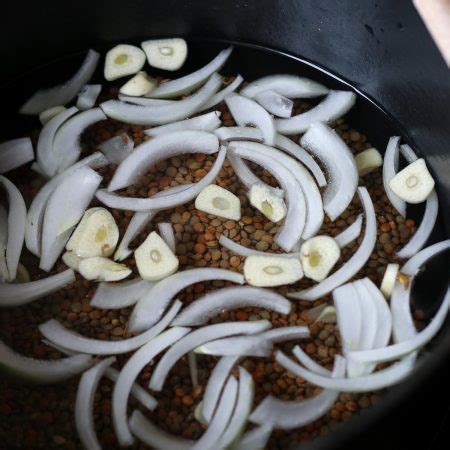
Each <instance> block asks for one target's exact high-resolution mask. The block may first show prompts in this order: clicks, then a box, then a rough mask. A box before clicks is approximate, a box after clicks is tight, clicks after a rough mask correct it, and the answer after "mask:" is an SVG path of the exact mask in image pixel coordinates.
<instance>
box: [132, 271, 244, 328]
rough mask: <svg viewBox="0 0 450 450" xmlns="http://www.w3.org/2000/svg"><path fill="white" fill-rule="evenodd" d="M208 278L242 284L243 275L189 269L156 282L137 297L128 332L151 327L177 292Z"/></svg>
mask: <svg viewBox="0 0 450 450" xmlns="http://www.w3.org/2000/svg"><path fill="white" fill-rule="evenodd" d="M208 280H226V281H232V282H233V283H238V284H244V277H243V276H242V275H241V274H239V273H236V272H232V271H231V270H225V269H214V268H207V269H189V270H184V271H183V272H178V273H175V274H173V275H171V276H170V277H167V278H165V279H164V280H161V281H159V282H158V283H156V284H155V286H154V287H153V288H152V289H151V290H150V291H149V292H147V293H146V294H145V295H144V296H142V297H141V298H140V299H139V301H138V302H137V304H136V306H135V307H134V309H133V312H132V314H131V317H130V321H129V323H128V329H129V330H130V332H137V331H143V330H146V329H147V328H149V327H151V326H152V325H153V324H154V323H155V322H156V321H157V320H158V319H159V317H161V315H162V313H163V312H164V310H165V309H166V308H167V305H168V304H169V303H170V301H171V300H172V298H174V297H175V295H176V294H177V293H178V292H180V291H181V290H183V289H185V288H186V287H188V286H190V285H191V284H194V283H201V282H205V281H208Z"/></svg>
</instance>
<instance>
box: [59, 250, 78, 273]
mask: <svg viewBox="0 0 450 450" xmlns="http://www.w3.org/2000/svg"><path fill="white" fill-rule="evenodd" d="M61 259H62V260H63V263H64V264H65V265H66V266H67V267H68V268H69V269H72V270H76V271H78V266H79V265H80V262H81V260H82V259H83V258H80V257H79V256H77V255H75V253H74V252H65V253H64V254H63V255H62V257H61Z"/></svg>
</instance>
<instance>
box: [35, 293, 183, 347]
mask: <svg viewBox="0 0 450 450" xmlns="http://www.w3.org/2000/svg"><path fill="white" fill-rule="evenodd" d="M180 308H181V302H180V301H176V302H175V303H174V304H173V306H172V308H171V309H170V310H169V312H168V313H167V314H166V315H165V316H164V317H163V318H162V319H161V320H160V321H159V322H158V323H157V324H156V325H155V326H153V327H152V328H150V329H149V330H147V331H146V332H144V333H142V334H139V335H137V336H134V337H132V338H129V339H123V340H121V341H104V340H100V339H91V338H87V337H85V336H82V335H80V334H78V333H75V332H74V331H71V330H68V329H67V328H64V326H63V325H61V324H60V323H59V322H58V321H57V320H55V319H50V320H48V321H47V322H44V323H43V324H41V325H39V331H40V332H41V333H42V335H43V336H45V338H46V339H48V340H49V341H50V342H54V343H55V344H57V345H59V346H61V347H63V348H66V349H68V350H72V351H75V352H79V353H94V354H96V355H118V354H121V353H128V352H131V351H132V350H135V349H137V348H139V347H141V346H142V345H144V344H146V343H147V342H148V341H150V340H151V339H153V338H154V337H155V336H158V334H159V333H161V332H162V331H163V330H165V329H166V328H167V327H168V325H169V324H170V322H172V320H173V318H174V317H175V316H176V314H177V313H178V311H179V310H180Z"/></svg>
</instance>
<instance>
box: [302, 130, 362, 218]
mask: <svg viewBox="0 0 450 450" xmlns="http://www.w3.org/2000/svg"><path fill="white" fill-rule="evenodd" d="M300 142H301V145H302V146H303V147H304V148H305V149H306V150H308V151H309V152H310V153H312V154H313V155H315V156H317V157H318V158H319V159H320V160H321V161H322V162H323V164H324V166H325V167H326V168H327V170H328V173H329V178H330V179H329V182H328V185H327V187H326V189H325V192H324V194H323V204H324V209H325V212H326V213H327V215H328V217H329V218H330V219H331V220H335V219H336V218H337V217H339V216H340V215H341V214H342V213H343V212H344V211H345V210H346V209H347V207H348V205H349V204H350V202H351V201H352V199H353V197H354V195H355V192H356V188H357V186H358V179H359V176H358V169H357V167H356V162H355V158H354V157H353V155H352V153H351V151H350V149H349V148H348V147H347V145H346V144H345V142H344V141H343V140H342V139H341V138H340V137H339V135H338V134H337V133H336V132H335V131H334V130H333V129H331V128H330V127H328V126H326V125H324V124H322V123H315V124H313V125H311V126H310V127H309V129H308V131H307V132H306V133H305V135H304V136H303V137H302V139H301V141H300Z"/></svg>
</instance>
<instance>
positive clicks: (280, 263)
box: [244, 255, 303, 287]
mask: <svg viewBox="0 0 450 450" xmlns="http://www.w3.org/2000/svg"><path fill="white" fill-rule="evenodd" d="M244 277H245V280H246V281H247V283H248V284H251V285H252V286H258V287H269V286H281V285H284V284H292V283H295V282H296V281H298V280H300V279H302V278H303V271H302V266H301V264H300V261H299V260H298V259H297V258H286V257H281V256H260V255H253V256H248V257H247V258H246V259H245V262H244Z"/></svg>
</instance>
